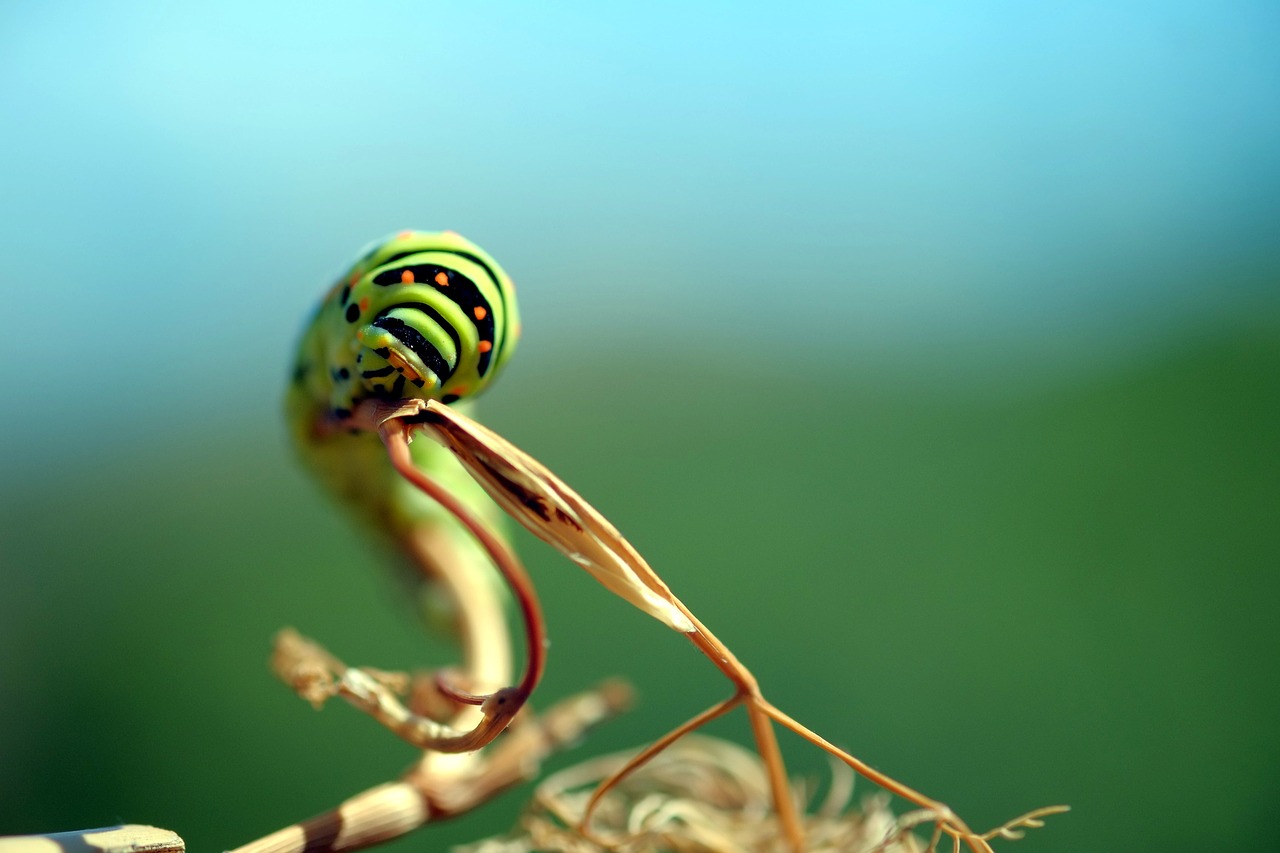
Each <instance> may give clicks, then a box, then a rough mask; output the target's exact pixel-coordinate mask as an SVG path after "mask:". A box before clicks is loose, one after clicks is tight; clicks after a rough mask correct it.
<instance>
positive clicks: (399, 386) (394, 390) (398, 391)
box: [391, 376, 404, 397]
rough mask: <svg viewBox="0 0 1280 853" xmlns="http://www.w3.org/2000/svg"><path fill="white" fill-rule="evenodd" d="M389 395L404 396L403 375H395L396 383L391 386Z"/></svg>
mask: <svg viewBox="0 0 1280 853" xmlns="http://www.w3.org/2000/svg"><path fill="white" fill-rule="evenodd" d="M391 396H392V397H403V396H404V377H403V376H397V377H396V384H395V385H392V386H391Z"/></svg>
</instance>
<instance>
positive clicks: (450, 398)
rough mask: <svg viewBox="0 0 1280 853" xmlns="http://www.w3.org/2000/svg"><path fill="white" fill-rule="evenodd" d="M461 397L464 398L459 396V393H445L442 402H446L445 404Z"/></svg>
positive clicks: (456, 400) (454, 401)
mask: <svg viewBox="0 0 1280 853" xmlns="http://www.w3.org/2000/svg"><path fill="white" fill-rule="evenodd" d="M461 399H462V398H461V397H459V396H458V395H457V394H445V395H444V396H443V397H441V398H440V402H441V403H444V404H445V405H448V404H449V403H456V402H458V401H459V400H461Z"/></svg>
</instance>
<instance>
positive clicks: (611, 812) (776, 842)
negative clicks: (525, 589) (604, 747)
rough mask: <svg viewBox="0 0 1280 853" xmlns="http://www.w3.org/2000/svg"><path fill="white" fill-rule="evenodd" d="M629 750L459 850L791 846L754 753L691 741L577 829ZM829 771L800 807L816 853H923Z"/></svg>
mask: <svg viewBox="0 0 1280 853" xmlns="http://www.w3.org/2000/svg"><path fill="white" fill-rule="evenodd" d="M628 757H629V753H619V754H615V755H608V756H603V757H601V758H597V759H593V760H591V761H587V762H585V763H583V764H579V765H576V766H574V767H570V768H568V769H566V770H562V771H560V772H559V773H555V774H553V775H551V776H549V777H548V778H547V779H546V780H545V781H544V782H543V783H542V784H541V785H539V786H538V788H537V791H536V793H535V794H534V797H533V800H532V801H531V802H530V803H529V805H528V806H527V807H526V809H525V812H524V814H523V815H522V816H521V818H520V822H519V825H518V826H517V828H516V829H515V831H513V832H512V833H511V834H509V835H507V836H503V837H501V838H491V839H487V840H485V841H481V842H479V843H476V844H471V845H467V846H466V847H463V848H458V849H456V851H455V853H604V851H611V853H614V852H616V853H666V852H667V851H670V853H728V851H743V853H748V852H750V853H774V851H783V850H785V849H786V845H785V844H784V842H783V840H782V833H781V831H780V828H779V826H778V822H777V819H776V818H775V816H774V813H773V807H772V800H771V799H770V793H769V782H768V778H767V776H766V774H765V769H764V765H763V764H762V763H761V762H760V759H759V758H758V757H757V756H756V755H755V754H754V753H752V752H749V751H747V750H745V749H743V748H742V747H739V746H737V745H736V744H733V743H729V742H727V741H723V740H720V739H717V738H712V737H705V736H700V735H690V736H688V737H686V738H684V739H682V740H681V741H679V742H677V743H676V744H675V745H673V746H672V747H671V748H670V749H668V750H666V751H665V752H663V753H661V754H660V755H658V756H657V757H656V758H654V759H653V761H651V762H650V763H649V764H647V765H645V766H644V767H642V768H641V769H640V770H638V771H636V772H635V773H634V774H632V775H631V776H630V777H628V778H627V779H626V780H625V781H624V782H623V783H622V784H621V785H619V786H618V787H617V788H615V789H614V790H613V791H611V792H610V793H609V794H608V795H607V796H606V797H605V798H604V800H603V801H601V803H600V805H599V807H598V809H597V811H596V813H595V816H594V817H593V819H592V823H591V829H592V833H591V834H592V838H590V839H588V838H584V837H583V835H582V834H580V833H579V832H578V831H577V829H575V826H576V824H577V823H578V820H579V818H580V817H581V815H582V811H583V809H584V808H585V806H586V803H587V800H588V798H589V797H590V795H591V792H592V791H593V790H594V789H595V786H596V785H597V784H598V783H599V782H600V781H602V780H603V779H605V778H607V777H608V776H609V775H610V774H611V773H612V772H613V771H614V770H617V769H618V768H619V767H621V766H622V764H623V763H624V762H625V761H626V760H627V758H628ZM846 771H847V768H845V767H844V766H843V765H840V766H837V767H836V768H835V769H834V770H833V777H832V782H831V785H830V788H829V790H828V791H827V793H826V795H825V797H824V798H823V799H822V801H821V802H820V803H819V804H817V805H816V806H815V807H813V808H812V809H808V808H803V807H804V806H805V805H806V802H805V800H807V799H808V798H807V796H806V795H805V792H804V790H803V786H802V785H795V784H793V786H792V791H793V796H795V798H796V800H797V806H798V807H801V808H800V810H801V811H802V812H803V813H804V815H805V817H804V829H805V838H806V842H807V845H808V850H809V851H810V853H921V851H923V850H925V847H926V845H925V844H924V843H923V842H921V841H920V840H919V839H918V838H917V837H916V836H914V835H912V834H911V833H910V831H909V828H907V827H905V826H904V825H903V824H902V823H901V822H900V821H899V820H898V818H896V817H895V816H894V815H893V814H892V813H891V812H890V811H889V808H888V797H887V796H885V795H882V794H876V795H871V796H868V797H866V798H864V799H863V800H862V802H861V803H860V804H859V807H858V808H850V807H849V806H850V800H851V799H852V795H853V775H852V772H846Z"/></svg>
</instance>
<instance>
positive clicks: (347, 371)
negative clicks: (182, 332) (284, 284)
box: [286, 231, 519, 560]
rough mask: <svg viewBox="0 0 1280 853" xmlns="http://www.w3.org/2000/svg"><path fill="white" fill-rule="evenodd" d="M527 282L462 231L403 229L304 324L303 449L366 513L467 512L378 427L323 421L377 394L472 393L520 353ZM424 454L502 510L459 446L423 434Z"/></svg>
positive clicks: (472, 496)
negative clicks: (416, 480) (451, 503)
mask: <svg viewBox="0 0 1280 853" xmlns="http://www.w3.org/2000/svg"><path fill="white" fill-rule="evenodd" d="M518 334H519V320H518V318H517V313H516V304H515V291H514V289H513V286H512V284H511V280H510V278H508V276H507V275H506V273H505V272H503V270H502V268H501V267H499V266H498V264H497V263H496V262H495V261H494V260H493V258H491V257H490V256H489V255H488V254H486V253H485V252H484V250H482V249H481V248H480V247H478V246H476V245H475V244H474V243H472V242H471V241H469V240H467V239H466V238H464V237H462V236H460V235H458V234H455V233H453V232H451V231H442V232H422V231H402V232H400V233H399V234H396V235H394V236H392V237H390V238H388V239H385V240H382V241H380V242H377V243H374V244H372V245H371V246H369V247H367V248H366V249H365V251H364V252H362V253H361V255H360V257H359V259H358V260H357V261H356V262H355V263H354V264H353V265H352V267H351V268H350V269H349V270H348V271H347V272H346V273H345V274H344V275H343V276H342V278H341V279H339V281H338V282H337V283H336V284H335V285H334V286H333V288H332V289H331V290H330V292H329V294H328V295H327V297H326V298H325V300H324V302H323V303H322V304H321V305H320V308H319V310H317V311H316V314H315V316H314V317H313V318H312V320H311V323H310V325H309V326H308V327H307V329H306V330H305V332H304V333H303V336H302V340H301V342H300V344H299V347H298V354H297V358H296V360H295V363H294V370H293V376H292V379H291V381H290V384H289V391H288V395H287V400H286V408H287V413H288V418H289V424H290V431H291V433H292V437H293V439H294V442H295V444H296V445H297V447H298V449H299V452H300V454H301V456H302V457H303V459H304V461H305V462H306V463H307V465H308V467H309V468H310V469H311V471H312V473H313V474H315V475H316V476H317V477H318V478H319V479H320V480H321V482H322V483H323V484H324V485H325V486H326V487H327V488H328V489H329V490H330V491H331V492H332V493H334V494H335V495H336V496H338V497H339V498H340V499H342V500H343V501H344V502H345V503H346V504H347V505H348V506H349V507H350V508H351V509H352V510H354V511H355V512H356V514H357V515H359V516H360V517H361V518H362V519H363V520H364V521H365V523H366V524H367V525H368V526H370V527H372V528H373V529H374V530H376V531H379V532H381V533H382V534H384V535H386V536H389V537H390V538H392V539H396V538H400V537H402V536H404V535H405V534H407V533H409V532H410V531H412V530H421V529H422V527H423V526H431V525H441V526H443V527H444V528H445V529H447V530H449V531H451V532H456V534H457V535H456V537H455V538H457V539H458V541H459V547H460V548H463V549H466V550H467V553H469V554H474V555H475V558H476V559H477V560H483V557H482V556H481V555H479V553H478V549H476V548H475V547H474V545H473V544H472V543H470V542H469V541H467V539H468V537H466V535H465V533H464V532H463V531H462V529H461V527H460V525H458V524H457V523H456V521H455V520H454V519H453V518H452V517H451V516H449V515H448V514H447V513H445V512H444V511H443V510H442V509H440V508H439V507H438V506H437V505H436V504H435V503H434V502H432V501H430V500H429V499H427V498H425V497H423V496H422V495H421V493H419V492H418V491H417V490H416V489H413V488H412V487H411V486H409V485H408V484H407V483H405V482H404V481H403V480H402V479H401V478H400V477H399V476H397V475H396V474H395V472H394V471H393V470H392V468H391V466H390V464H389V462H388V460H387V455H386V452H385V450H384V449H383V447H382V443H381V441H380V440H379V439H378V437H377V436H376V435H374V434H372V433H347V432H341V431H338V432H333V431H329V432H327V433H326V432H324V431H317V429H316V427H317V425H319V424H323V423H325V422H326V421H329V422H332V421H335V420H341V419H342V418H345V417H348V416H349V415H350V414H351V411H352V409H353V408H354V407H355V406H356V404H358V403H359V402H361V401H362V400H365V399H368V398H371V397H373V398H380V399H385V400H400V399H405V398H410V397H417V398H421V399H425V400H439V401H441V402H444V403H456V404H457V407H459V408H461V407H465V406H466V405H467V403H466V401H465V400H464V399H463V398H467V397H470V396H472V395H474V394H476V393H478V392H480V391H482V390H483V389H484V388H485V387H486V386H487V385H488V384H489V383H490V382H491V381H492V380H493V378H494V377H495V376H496V375H497V374H498V373H499V372H500V370H501V368H502V366H503V364H504V363H505V362H506V361H507V359H508V358H509V357H510V356H511V353H512V350H513V349H514V348H515V342H516V338H517V336H518ZM457 401H463V402H460V403H459V402H457ZM411 449H412V452H413V457H414V463H415V465H418V466H419V467H420V468H422V469H423V470H424V471H426V472H427V473H429V474H430V475H431V476H432V477H433V478H434V479H436V480H437V481H438V482H440V483H441V484H442V485H444V486H445V487H446V488H449V489H450V490H452V491H453V492H454V493H456V494H457V495H458V497H459V498H460V499H462V500H463V501H464V502H465V503H467V504H468V505H470V506H471V507H472V508H474V509H475V511H476V512H477V513H479V514H480V515H481V516H482V517H483V518H485V519H487V520H493V519H496V518H497V517H498V516H499V515H500V513H499V512H498V510H497V508H496V507H495V506H494V505H493V504H492V502H491V501H490V500H489V498H488V496H487V495H485V494H484V492H483V490H481V489H480V487H479V486H478V485H476V483H475V481H474V480H472V479H471V477H470V476H469V475H467V474H466V473H465V471H463V469H462V468H461V466H459V465H458V464H457V462H455V461H454V459H453V457H452V456H451V455H450V454H449V453H448V452H447V451H445V450H444V449H443V448H441V447H439V446H438V445H436V444H435V443H434V442H431V441H426V440H421V441H416V442H414V443H413V445H412V447H411Z"/></svg>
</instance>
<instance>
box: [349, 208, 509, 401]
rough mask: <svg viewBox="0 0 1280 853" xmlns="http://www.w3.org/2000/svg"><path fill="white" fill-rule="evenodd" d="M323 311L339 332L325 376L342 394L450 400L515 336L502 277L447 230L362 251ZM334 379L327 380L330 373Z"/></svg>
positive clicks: (494, 367) (489, 369) (489, 370)
mask: <svg viewBox="0 0 1280 853" xmlns="http://www.w3.org/2000/svg"><path fill="white" fill-rule="evenodd" d="M330 301H331V303H332V304H331V305H330V306H329V307H328V308H327V309H326V311H327V313H328V315H329V318H330V319H331V320H332V321H333V322H335V323H336V324H337V327H338V329H339V331H340V332H341V334H339V335H337V336H335V338H334V339H333V340H332V341H331V350H330V352H329V353H328V358H327V360H328V362H329V364H330V366H331V371H332V370H336V371H337V372H338V373H340V372H341V370H342V369H343V368H344V367H345V368H346V370H347V374H348V375H347V381H348V382H349V383H350V385H351V387H350V388H349V389H348V390H349V393H346V392H344V391H343V390H340V389H339V388H337V387H335V388H334V392H335V394H334V404H335V405H334V407H335V408H350V405H346V406H343V405H341V403H342V402H343V401H346V400H347V399H348V398H350V400H352V401H354V400H357V399H360V398H363V397H369V396H375V397H382V398H388V399H399V398H404V397H421V398H424V399H436V400H441V401H443V402H446V403H448V402H452V401H454V400H457V399H459V398H461V397H465V396H468V395H471V394H475V393H478V392H479V391H481V390H483V389H484V388H485V387H486V386H487V385H488V384H489V382H490V381H492V379H493V377H494V376H495V375H496V374H497V373H498V372H499V370H500V369H501V367H502V365H503V364H504V363H505V362H506V360H507V359H508V358H509V357H510V355H511V352H512V350H513V349H514V348H515V342H516V337H517V335H518V333H519V321H518V319H517V313H516V303H515V291H514V288H513V286H512V284H511V279H510V278H509V277H508V276H507V274H506V273H505V272H504V271H503V270H502V268H501V267H500V266H498V264H497V262H496V261H494V260H493V258H492V257H490V256H489V255H488V254H487V253H486V252H485V251H484V250H483V249H481V248H480V247H479V246H477V245H475V244H474V243H472V242H471V241H469V240H467V239H466V238H464V237H462V236H460V235H458V234H455V233H453V232H451V231H441V232H423V231H402V232H400V233H399V234H396V235H394V236H392V237H390V238H388V239H386V240H382V241H380V242H377V243H374V244H373V245H372V246H370V247H369V248H367V249H366V250H365V252H364V253H363V254H362V255H361V257H360V259H359V260H358V261H357V262H356V263H355V265H354V266H353V267H352V268H351V270H350V271H349V272H348V273H347V275H346V276H345V277H344V279H343V280H342V281H341V282H340V283H339V285H338V286H336V287H335V290H334V293H333V295H332V297H331V300H330ZM335 378H336V375H335Z"/></svg>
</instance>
